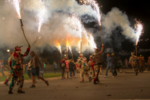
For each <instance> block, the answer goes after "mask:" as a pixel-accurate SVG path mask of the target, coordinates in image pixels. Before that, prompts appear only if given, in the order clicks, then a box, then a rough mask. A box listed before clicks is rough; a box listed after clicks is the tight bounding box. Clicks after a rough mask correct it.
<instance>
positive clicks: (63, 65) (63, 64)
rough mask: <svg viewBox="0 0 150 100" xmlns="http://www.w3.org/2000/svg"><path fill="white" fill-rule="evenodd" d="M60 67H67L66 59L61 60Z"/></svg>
mask: <svg viewBox="0 0 150 100" xmlns="http://www.w3.org/2000/svg"><path fill="white" fill-rule="evenodd" d="M60 67H61V68H62V69H65V68H66V63H65V61H61V62H60Z"/></svg>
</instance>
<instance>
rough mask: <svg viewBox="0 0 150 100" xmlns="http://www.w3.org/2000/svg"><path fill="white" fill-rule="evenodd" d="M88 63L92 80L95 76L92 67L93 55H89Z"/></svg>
mask: <svg viewBox="0 0 150 100" xmlns="http://www.w3.org/2000/svg"><path fill="white" fill-rule="evenodd" d="M89 59H90V60H89V62H88V65H89V67H90V68H89V69H90V73H91V74H92V75H93V78H94V76H95V72H94V66H93V55H90V58H89Z"/></svg>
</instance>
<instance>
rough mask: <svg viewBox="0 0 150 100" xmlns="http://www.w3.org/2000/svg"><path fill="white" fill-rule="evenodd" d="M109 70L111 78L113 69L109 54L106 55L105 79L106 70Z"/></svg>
mask: <svg viewBox="0 0 150 100" xmlns="http://www.w3.org/2000/svg"><path fill="white" fill-rule="evenodd" d="M109 69H111V72H112V76H113V71H112V70H113V69H112V59H111V56H110V54H109V53H108V54H107V68H106V76H105V77H107V74H108V70H109Z"/></svg>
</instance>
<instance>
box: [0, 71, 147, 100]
mask: <svg viewBox="0 0 150 100" xmlns="http://www.w3.org/2000/svg"><path fill="white" fill-rule="evenodd" d="M104 76H105V72H104V71H103V74H102V75H100V83H99V84H97V85H94V84H93V82H88V79H87V78H86V77H85V82H84V83H80V78H79V74H77V77H76V78H72V79H64V80H62V79H60V78H56V79H55V80H49V86H46V84H45V83H44V82H42V81H38V83H37V84H36V88H29V87H30V86H31V81H25V83H24V90H25V92H26V93H25V94H18V93H17V88H18V86H15V88H14V90H13V92H14V94H11V95H10V94H8V87H7V86H5V85H3V84H0V98H1V100H10V99H11V100H19V99H20V100H46V99H48V100H110V99H119V100H120V99H128V100H130V99H135V100H136V99H141V100H143V99H150V73H149V72H144V73H139V75H138V76H135V75H134V73H118V76H117V77H115V78H112V77H111V73H109V74H108V77H107V78H104Z"/></svg>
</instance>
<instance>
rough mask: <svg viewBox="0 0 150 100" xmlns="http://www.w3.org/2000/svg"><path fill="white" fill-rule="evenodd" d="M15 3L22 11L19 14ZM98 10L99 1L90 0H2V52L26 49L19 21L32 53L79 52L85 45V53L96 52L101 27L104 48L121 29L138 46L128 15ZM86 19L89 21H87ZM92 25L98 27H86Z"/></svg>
mask: <svg viewBox="0 0 150 100" xmlns="http://www.w3.org/2000/svg"><path fill="white" fill-rule="evenodd" d="M84 1H86V0H84ZM16 3H18V4H19V7H20V10H16V9H17V7H16V5H15V4H16ZM99 6H100V5H98V4H97V3H96V0H87V1H86V2H84V4H79V3H78V2H77V1H76V0H5V1H4V0H0V40H1V42H0V48H1V49H3V48H6V47H7V48H10V49H11V48H14V47H15V46H16V45H19V46H24V47H27V43H26V40H25V38H24V36H23V33H22V30H21V28H20V27H21V26H20V20H19V18H20V17H21V19H22V21H23V28H24V31H25V35H26V37H27V39H28V41H29V43H30V45H31V46H32V49H35V48H36V47H40V48H44V47H45V46H46V45H50V46H52V47H57V48H58V50H60V52H61V45H66V46H70V47H74V48H76V51H78V52H80V43H81V42H82V45H83V47H82V49H83V50H82V51H85V50H86V49H87V48H89V47H90V48H91V49H93V50H94V48H97V47H99V46H98V45H97V44H98V43H96V42H95V38H96V37H100V29H99V27H100V26H101V27H102V39H103V42H104V44H105V42H108V41H109V40H110V36H111V34H112V31H113V30H115V29H116V27H121V28H122V34H123V35H124V36H125V37H126V38H128V39H131V40H132V41H133V43H136V41H137V36H136V30H135V29H134V28H132V27H131V26H130V25H131V24H130V22H129V20H128V16H127V15H126V14H125V13H122V11H120V10H119V9H118V8H113V9H112V10H111V11H110V12H108V13H107V14H102V11H101V10H100V8H99ZM18 12H20V16H19V14H18ZM85 15H86V16H89V17H88V18H87V19H86V18H84V17H85ZM83 19H84V20H83ZM85 19H86V20H85ZM91 22H97V24H96V25H93V27H92V28H89V27H85V26H84V25H85V24H88V23H91ZM94 26H95V27H94ZM94 30H98V31H96V32H94ZM99 42H101V41H100V40H99Z"/></svg>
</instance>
